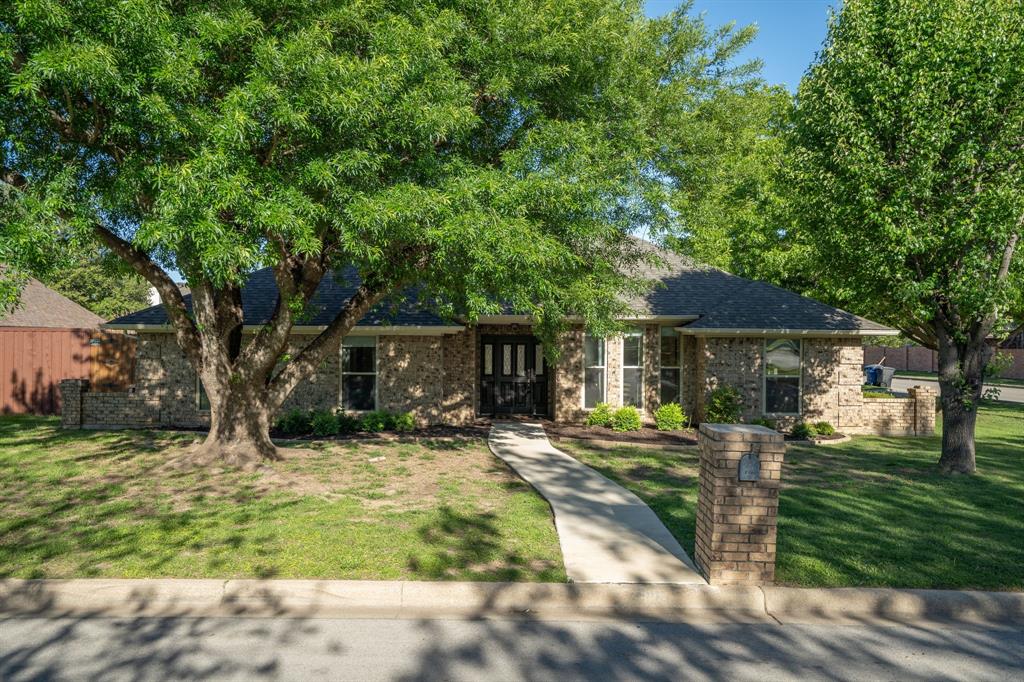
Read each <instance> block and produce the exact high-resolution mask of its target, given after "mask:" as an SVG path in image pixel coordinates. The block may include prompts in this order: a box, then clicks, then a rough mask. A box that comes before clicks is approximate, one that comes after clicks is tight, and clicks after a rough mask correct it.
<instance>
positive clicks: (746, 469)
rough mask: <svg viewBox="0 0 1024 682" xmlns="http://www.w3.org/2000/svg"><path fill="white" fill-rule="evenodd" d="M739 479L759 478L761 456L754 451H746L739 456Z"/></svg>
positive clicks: (757, 479) (753, 479) (756, 479)
mask: <svg viewBox="0 0 1024 682" xmlns="http://www.w3.org/2000/svg"><path fill="white" fill-rule="evenodd" d="M739 480H741V481H760V480H761V457H760V456H759V455H758V454H757V453H756V452H748V453H747V454H745V455H743V456H742V457H740V465H739Z"/></svg>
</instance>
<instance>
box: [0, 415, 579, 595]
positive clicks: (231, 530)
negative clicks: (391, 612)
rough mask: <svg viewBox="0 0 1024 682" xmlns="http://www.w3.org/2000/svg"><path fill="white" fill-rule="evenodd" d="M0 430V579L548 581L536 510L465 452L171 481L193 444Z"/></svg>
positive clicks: (549, 536)
mask: <svg viewBox="0 0 1024 682" xmlns="http://www.w3.org/2000/svg"><path fill="white" fill-rule="evenodd" d="M57 424H58V422H57V420H56V419H46V418H32V417H3V418H0V510H2V512H3V513H2V515H0V577H22V578H44V577H45V578H69V577H100V576H102V577H155V576H171V577H181V578H200V577H217V578H241V577H279V578H300V577H301V578H346V579H381V580H399V579H416V580H543V581H558V582H561V581H564V580H565V579H566V578H565V571H564V568H563V565H562V559H561V553H560V550H559V546H558V538H557V535H556V533H555V529H554V524H553V523H552V519H551V512H550V509H549V507H548V505H547V503H546V502H545V501H544V500H543V499H542V498H541V497H540V496H539V495H537V494H536V493H535V492H534V491H533V489H532V488H530V487H529V486H527V485H526V484H525V483H523V482H522V481H520V480H519V479H518V478H516V477H515V476H514V475H513V474H512V472H511V471H510V470H509V469H508V468H507V467H506V466H505V465H504V464H503V463H502V462H501V461H500V460H498V459H496V458H495V457H494V456H493V455H492V454H491V453H490V452H489V451H488V450H487V446H486V444H485V443H484V442H483V441H482V440H479V439H462V440H458V439H436V440H425V441H424V440H420V441H415V440H412V439H409V438H404V439H400V440H398V441H396V442H389V443H372V444H368V443H354V442H350V443H343V442H339V443H332V444H328V443H318V444H313V445H308V444H306V445H305V446H304V447H305V448H306V449H302V450H293V451H292V452H290V453H289V456H288V457H287V458H286V459H285V460H284V461H282V462H279V463H275V464H274V465H273V466H272V467H269V468H267V469H266V470H264V471H259V472H255V473H252V472H249V473H246V472H241V471H237V470H200V471H196V470H195V469H186V470H179V469H176V468H174V467H170V466H168V460H169V458H170V456H171V455H173V453H174V452H175V451H176V450H180V449H181V448H184V447H187V446H189V445H190V444H192V443H193V442H194V441H195V440H196V439H197V438H199V436H198V435H197V434H191V433H170V432H156V431H153V432H149V431H146V432H139V431H134V432H128V431H123V432H82V431H72V432H68V431H62V430H60V429H59V428H57Z"/></svg>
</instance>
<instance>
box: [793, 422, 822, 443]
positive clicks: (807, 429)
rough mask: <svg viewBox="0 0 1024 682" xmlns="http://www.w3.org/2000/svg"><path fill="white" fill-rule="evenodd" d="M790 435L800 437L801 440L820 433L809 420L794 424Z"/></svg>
mask: <svg viewBox="0 0 1024 682" xmlns="http://www.w3.org/2000/svg"><path fill="white" fill-rule="evenodd" d="M789 435H791V436H793V438H799V439H800V440H808V439H810V438H814V437H815V436H817V435H818V432H817V431H816V430H815V429H814V425H813V424H808V423H807V422H797V423H796V424H794V425H793V428H791V429H790V430H789Z"/></svg>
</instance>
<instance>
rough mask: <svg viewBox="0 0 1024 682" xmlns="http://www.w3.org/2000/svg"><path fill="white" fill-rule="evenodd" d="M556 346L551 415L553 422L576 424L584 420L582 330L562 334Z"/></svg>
mask: <svg viewBox="0 0 1024 682" xmlns="http://www.w3.org/2000/svg"><path fill="white" fill-rule="evenodd" d="M558 345H559V356H558V365H557V366H556V367H555V382H554V383H555V389H554V390H555V393H554V403H553V410H552V415H553V416H554V419H555V421H559V422H576V423H578V422H581V421H583V420H584V419H585V418H586V412H585V411H584V409H583V329H582V328H575V329H571V330H569V331H567V332H565V333H563V334H562V337H561V338H560V339H559V343H558Z"/></svg>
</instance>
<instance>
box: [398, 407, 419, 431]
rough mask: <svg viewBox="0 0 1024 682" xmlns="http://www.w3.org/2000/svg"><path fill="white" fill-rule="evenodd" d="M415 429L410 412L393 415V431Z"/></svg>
mask: <svg viewBox="0 0 1024 682" xmlns="http://www.w3.org/2000/svg"><path fill="white" fill-rule="evenodd" d="M415 429H416V418H415V417H413V416H412V412H402V413H400V414H396V415H395V431H413V430H415Z"/></svg>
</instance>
